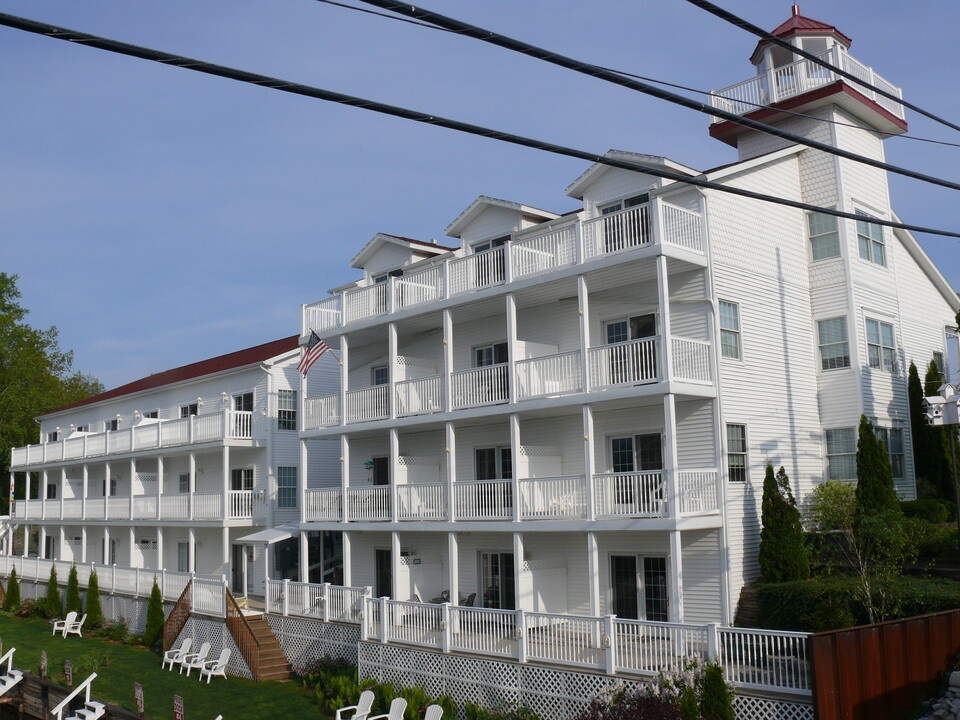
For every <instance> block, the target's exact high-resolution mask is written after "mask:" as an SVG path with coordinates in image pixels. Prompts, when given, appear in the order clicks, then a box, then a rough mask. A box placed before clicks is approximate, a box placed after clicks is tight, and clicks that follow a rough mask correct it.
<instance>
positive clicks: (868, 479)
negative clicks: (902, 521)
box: [856, 415, 900, 525]
mask: <svg viewBox="0 0 960 720" xmlns="http://www.w3.org/2000/svg"><path fill="white" fill-rule="evenodd" d="M856 496H857V508H856V524H857V525H860V524H862V523H863V521H864V519H865V518H867V517H871V516H874V515H876V514H878V513H881V512H883V511H884V510H891V511H894V512H896V513H899V512H900V501H899V500H898V499H897V492H896V490H895V489H894V487H893V470H891V469H890V456H889V455H888V454H887V449H886V448H885V447H884V446H883V443H881V442H880V439H879V438H878V437H877V433H876V430H875V428H874V427H873V423H871V422H870V421H869V420H867V417H866V415H861V416H860V427H859V428H858V429H857V490H856Z"/></svg>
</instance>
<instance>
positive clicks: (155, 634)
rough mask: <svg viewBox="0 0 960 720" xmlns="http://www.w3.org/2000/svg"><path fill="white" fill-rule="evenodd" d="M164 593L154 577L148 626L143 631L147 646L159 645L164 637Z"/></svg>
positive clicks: (148, 610) (144, 642)
mask: <svg viewBox="0 0 960 720" xmlns="http://www.w3.org/2000/svg"><path fill="white" fill-rule="evenodd" d="M163 620H164V618H163V595H161V594H160V586H159V585H157V579H156V578H154V579H153V589H152V590H151V591H150V602H149V603H147V626H146V628H145V629H144V631H143V644H144V645H146V646H147V647H154V646H155V645H158V644H159V643H160V641H161V640H162V639H163Z"/></svg>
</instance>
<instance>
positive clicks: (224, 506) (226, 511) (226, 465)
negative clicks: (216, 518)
mask: <svg viewBox="0 0 960 720" xmlns="http://www.w3.org/2000/svg"><path fill="white" fill-rule="evenodd" d="M222 457H223V477H222V481H223V500H222V502H221V504H220V508H221V514H220V519H221V520H226V519H228V518H229V517H230V516H231V515H232V514H233V503H232V502H231V498H230V446H229V445H226V444H224V446H223V451H222ZM238 489H239V490H243V489H244V487H243V485H242V483H241V486H240V487H239V488H238Z"/></svg>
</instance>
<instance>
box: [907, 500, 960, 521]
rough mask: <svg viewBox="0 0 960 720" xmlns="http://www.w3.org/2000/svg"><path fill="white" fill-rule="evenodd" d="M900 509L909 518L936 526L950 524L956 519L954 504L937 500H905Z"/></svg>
mask: <svg viewBox="0 0 960 720" xmlns="http://www.w3.org/2000/svg"><path fill="white" fill-rule="evenodd" d="M900 509H901V510H903V514H904V515H905V516H906V517H908V518H917V519H918V520H926V521H927V522H929V523H933V524H934V525H939V524H941V523H945V522H950V521H951V520H953V519H954V514H953V503H950V502H947V501H945V500H938V499H936V498H922V499H920V500H905V501H903V502H901V503H900Z"/></svg>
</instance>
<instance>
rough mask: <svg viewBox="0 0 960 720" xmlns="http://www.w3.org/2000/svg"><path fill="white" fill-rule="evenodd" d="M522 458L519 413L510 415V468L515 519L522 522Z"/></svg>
mask: <svg viewBox="0 0 960 720" xmlns="http://www.w3.org/2000/svg"><path fill="white" fill-rule="evenodd" d="M519 456H520V416H519V415H517V413H510V466H511V470H512V472H511V473H510V474H511V475H512V476H513V478H512V484H513V488H512V492H513V519H514V521H515V522H520V478H519V477H518V475H519V474H520V473H518V472H517V467H518V465H519V463H518V462H517V460H518V458H519Z"/></svg>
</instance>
